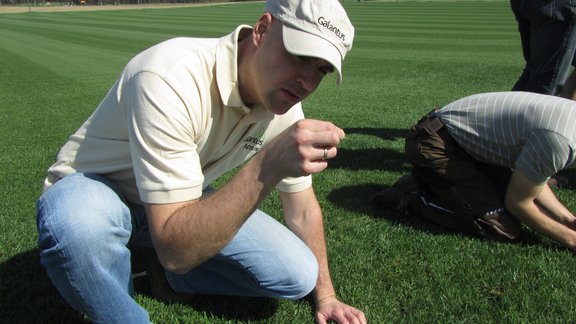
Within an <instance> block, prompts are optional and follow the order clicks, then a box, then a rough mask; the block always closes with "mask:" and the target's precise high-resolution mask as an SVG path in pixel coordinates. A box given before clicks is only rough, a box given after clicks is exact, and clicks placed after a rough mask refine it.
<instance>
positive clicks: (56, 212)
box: [37, 178, 132, 253]
mask: <svg viewBox="0 0 576 324" xmlns="http://www.w3.org/2000/svg"><path fill="white" fill-rule="evenodd" d="M60 181H62V183H59V182H58V183H56V184H55V185H53V187H51V188H49V189H48V190H47V191H46V192H44V193H43V194H42V196H41V197H40V198H39V199H38V202H37V227H38V233H39V237H38V246H39V248H40V250H41V252H42V251H44V252H47V250H50V249H58V250H62V249H67V248H69V247H72V248H73V249H74V250H77V251H82V252H83V253H86V252H89V251H91V250H98V249H100V248H101V244H99V243H102V244H110V243H113V242H114V241H115V240H117V241H118V240H119V241H122V244H124V245H125V244H126V243H127V242H128V240H129V238H130V233H131V229H132V224H131V217H130V211H129V209H128V208H127V207H126V205H124V203H123V202H122V201H121V199H120V198H119V197H118V196H117V195H116V194H115V193H114V191H113V190H112V189H110V188H108V187H107V186H106V185H104V184H102V183H99V182H97V181H92V180H90V181H85V180H81V181H78V179H66V178H65V179H63V180H60Z"/></svg>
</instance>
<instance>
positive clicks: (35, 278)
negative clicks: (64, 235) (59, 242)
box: [0, 250, 86, 323]
mask: <svg viewBox="0 0 576 324" xmlns="http://www.w3.org/2000/svg"><path fill="white" fill-rule="evenodd" d="M0 296H2V297H1V298H0V309H1V311H0V322H1V323H83V322H86V321H85V320H84V318H83V317H82V316H81V315H80V314H79V313H78V312H75V311H74V310H73V309H72V308H70V307H69V306H68V305H67V304H66V302H65V301H64V300H63V299H62V298H61V297H60V295H59V294H58V292H57V291H56V290H55V289H54V287H53V286H52V283H51V282H50V279H48V276H47V275H46V272H45V270H44V268H43V267H42V266H41V265H40V261H39V256H38V250H31V251H27V252H23V253H21V254H18V255H15V256H14V257H12V258H10V259H8V260H6V261H4V262H3V263H1V264H0Z"/></svg>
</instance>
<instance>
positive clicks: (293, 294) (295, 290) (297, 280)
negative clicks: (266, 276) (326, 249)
mask: <svg viewBox="0 0 576 324" xmlns="http://www.w3.org/2000/svg"><path fill="white" fill-rule="evenodd" d="M283 273H284V274H285V276H284V278H281V277H279V278H278V282H279V287H278V289H279V290H281V291H282V295H283V296H282V297H284V298H287V299H293V300H295V299H300V298H303V297H304V296H306V295H308V294H309V293H310V292H312V290H313V289H314V287H316V283H317V281H318V262H317V261H316V258H311V259H310V258H309V259H306V260H302V261H301V262H299V263H298V264H293V265H291V267H290V269H286V270H285V271H283Z"/></svg>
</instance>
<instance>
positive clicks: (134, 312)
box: [37, 173, 318, 323]
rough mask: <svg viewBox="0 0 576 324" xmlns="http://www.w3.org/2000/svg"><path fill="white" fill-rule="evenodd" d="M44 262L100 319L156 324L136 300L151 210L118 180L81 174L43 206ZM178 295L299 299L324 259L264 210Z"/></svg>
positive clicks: (187, 279) (177, 284) (57, 187)
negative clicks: (125, 193)
mask: <svg viewBox="0 0 576 324" xmlns="http://www.w3.org/2000/svg"><path fill="white" fill-rule="evenodd" d="M37 211H38V215H37V225H38V233H39V237H38V247H39V250H40V260H41V263H42V264H43V265H44V266H45V267H46V270H47V272H48V276H49V277H50V279H51V280H52V282H53V284H54V285H55V287H56V288H57V290H58V291H59V293H60V294H61V295H62V296H63V297H64V299H65V300H66V301H67V302H68V303H69V304H70V305H71V306H72V307H74V308H75V309H76V310H78V311H80V312H82V313H84V314H86V315H87V316H88V317H89V318H90V319H91V320H92V321H94V322H96V323H148V322H150V320H149V316H148V312H147V311H146V310H144V309H143V308H142V307H141V306H140V305H138V304H137V303H136V302H135V301H134V299H133V294H134V291H133V287H132V277H131V264H130V250H129V249H128V246H129V245H130V244H134V245H140V246H150V247H151V246H152V243H151V239H150V235H149V232H148V225H147V221H146V215H145V213H144V208H143V206H141V205H137V204H133V203H129V202H126V201H125V200H124V199H123V198H122V196H121V194H120V193H119V192H118V190H117V188H116V186H115V184H114V183H113V182H111V181H109V180H107V179H106V178H104V177H102V176H98V175H94V174H82V173H76V174H72V175H69V176H67V177H65V178H64V179H62V180H60V181H58V182H57V183H56V184H54V185H53V186H52V187H50V188H48V189H47V190H46V191H45V192H44V193H43V194H42V196H41V197H40V199H39V200H38V203H37ZM166 275H167V279H168V282H169V283H170V285H171V286H172V289H174V290H175V291H177V292H181V293H191V294H220V295H236V296H256V297H277V298H288V299H298V298H301V297H304V296H305V295H307V294H308V293H309V292H310V291H311V290H312V289H313V288H314V287H315V285H316V280H317V278H318V263H317V261H316V258H315V257H314V254H313V253H312V252H311V251H310V249H309V248H308V247H307V246H306V245H305V244H304V243H303V242H302V241H301V240H300V239H299V238H298V237H297V236H296V235H294V234H293V233H292V232H291V231H290V230H289V229H287V228H286V227H285V226H283V225H282V224H280V223H279V222H277V221H276V220H274V219H273V218H272V217H270V216H269V215H266V214H265V213H263V212H262V211H259V210H257V211H256V212H254V214H253V215H251V216H250V218H249V219H248V220H247V221H246V222H245V224H244V225H243V226H242V228H241V229H240V230H239V232H238V233H237V234H236V236H235V237H234V238H233V239H232V241H231V242H230V243H229V244H228V245H227V246H226V247H225V248H224V249H223V250H222V251H220V253H218V254H217V255H216V256H214V257H213V258H212V259H210V260H208V261H206V262H204V263H202V264H201V265H199V266H198V267H196V268H194V269H192V270H191V271H190V272H188V273H187V274H183V275H179V274H175V273H171V272H168V271H167V272H166Z"/></svg>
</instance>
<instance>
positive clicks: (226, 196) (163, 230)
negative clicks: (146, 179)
mask: <svg viewBox="0 0 576 324" xmlns="http://www.w3.org/2000/svg"><path fill="white" fill-rule="evenodd" d="M277 182H278V180H277V179H274V178H272V177H268V178H267V177H265V176H264V175H263V172H262V163H261V160H260V159H259V158H258V157H255V158H253V159H252V160H251V161H250V162H249V163H247V164H246V165H245V166H244V167H243V168H242V169H241V170H240V171H239V172H238V174H236V175H235V176H234V177H233V178H232V179H231V180H230V181H229V182H227V183H226V184H224V185H223V186H222V187H221V188H220V189H219V190H218V191H216V192H214V193H213V194H211V195H209V196H208V197H207V198H204V199H199V200H196V201H194V202H188V203H182V204H178V206H177V208H176V209H173V210H171V212H170V213H169V215H168V217H167V218H166V219H165V222H164V223H163V224H162V226H157V227H154V226H152V228H157V229H159V230H158V231H157V232H153V233H152V234H153V239H154V243H155V247H156V250H157V252H158V256H159V259H160V261H161V262H162V264H163V265H164V267H166V268H167V269H168V270H170V271H173V272H177V273H184V272H187V271H189V270H190V269H191V268H193V267H194V266H196V265H198V264H200V263H201V262H203V261H205V260H207V259H208V258H210V257H212V256H214V255H215V254H216V253H218V252H219V251H220V250H221V249H222V248H224V246H226V244H228V242H230V240H231V239H232V238H233V237H234V235H235V234H236V232H237V231H238V230H239V229H240V227H241V226H242V224H243V223H244V222H245V221H246V219H247V218H248V217H249V216H250V215H251V214H252V213H253V212H254V210H255V209H256V208H257V206H258V205H259V204H260V203H261V202H262V200H264V199H265V198H266V196H267V195H268V194H269V193H270V191H271V190H272V189H273V188H274V186H275V185H276V183H277ZM165 208H166V207H165V206H164V205H151V206H148V213H149V219H150V221H152V222H154V221H155V220H156V218H157V217H159V218H161V217H162V215H161V214H162V213H165V212H166V209H165Z"/></svg>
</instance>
